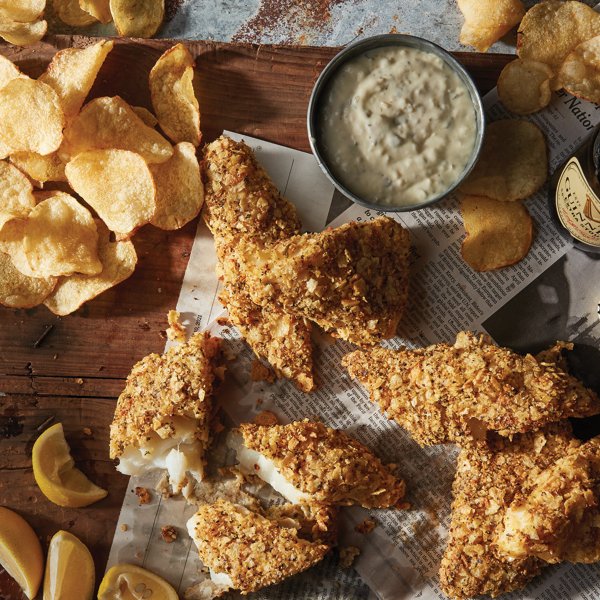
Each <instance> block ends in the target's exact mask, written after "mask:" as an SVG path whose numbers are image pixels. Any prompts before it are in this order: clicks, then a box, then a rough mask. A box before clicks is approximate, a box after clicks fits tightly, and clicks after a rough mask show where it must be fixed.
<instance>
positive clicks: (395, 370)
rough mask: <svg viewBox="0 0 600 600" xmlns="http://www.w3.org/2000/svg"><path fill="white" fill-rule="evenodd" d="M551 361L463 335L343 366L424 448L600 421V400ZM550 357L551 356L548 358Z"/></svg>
mask: <svg viewBox="0 0 600 600" xmlns="http://www.w3.org/2000/svg"><path fill="white" fill-rule="evenodd" d="M548 356H551V357H553V358H552V360H549V361H547V362H546V361H544V360H538V359H536V358H535V357H534V356H531V355H530V354H527V355H525V356H521V355H519V354H516V353H514V352H512V351H511V350H508V349H507V348H500V347H498V346H496V345H494V344H493V343H492V342H491V340H489V338H486V337H484V336H476V335H474V334H471V333H465V332H463V333H459V334H458V336H457V338H456V342H455V344H454V345H453V346H449V345H447V344H435V345H433V346H428V347H427V348H422V349H418V350H407V349H401V350H387V349H384V348H374V349H372V350H366V351H358V352H353V353H351V354H348V355H347V356H345V357H344V359H343V364H344V366H346V367H347V369H348V372H349V373H350V375H351V376H352V377H354V378H356V379H358V380H359V381H360V382H361V383H362V384H363V385H364V386H365V387H366V388H367V389H368V390H369V392H370V394H371V399H372V400H373V401H374V402H377V403H378V404H379V406H380V407H381V409H382V410H383V411H384V412H385V413H386V414H387V415H388V416H389V417H390V418H392V419H394V420H395V421H396V422H397V423H399V424H400V425H402V426H403V427H405V428H406V429H407V430H408V431H409V432H410V434H411V435H412V436H413V438H414V439H415V440H416V441H417V442H418V443H419V444H421V445H423V446H425V445H430V444H443V443H449V442H455V443H462V442H464V441H465V439H466V438H482V437H484V436H485V433H486V431H489V430H491V431H496V432H498V433H499V434H500V435H503V436H510V435H513V434H515V433H522V432H526V431H532V430H535V429H539V428H540V427H542V426H543V425H545V424H546V423H551V422H555V421H557V420H559V419H564V418H567V417H587V416H591V415H595V414H598V413H600V399H599V398H598V396H597V395H596V394H595V392H593V391H592V390H589V389H587V388H586V387H584V386H583V384H582V383H580V382H579V381H578V380H577V379H575V378H574V377H572V376H571V375H569V374H568V373H566V372H565V371H564V370H562V369H561V368H560V366H559V365H558V363H557V362H556V361H557V360H558V359H557V358H556V353H555V352H554V351H553V352H552V353H550V354H549V355H548ZM542 357H544V355H542Z"/></svg>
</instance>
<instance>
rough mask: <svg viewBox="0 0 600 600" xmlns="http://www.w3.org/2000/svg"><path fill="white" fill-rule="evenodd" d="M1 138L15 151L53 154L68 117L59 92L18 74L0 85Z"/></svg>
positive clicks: (58, 144)
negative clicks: (0, 87)
mask: <svg viewBox="0 0 600 600" xmlns="http://www.w3.org/2000/svg"><path fill="white" fill-rule="evenodd" d="M0 123H1V124H2V126H1V127H0V140H1V141H2V142H4V143H5V144H6V145H7V146H8V147H10V148H11V150H12V151H13V152H21V151H27V152H37V153H38V154H44V155H45V154H51V153H52V152H54V151H55V150H57V149H58V147H59V146H60V144H61V142H62V137H63V133H62V131H63V127H64V123H65V117H64V114H63V111H62V109H61V107H60V100H59V98H58V95H57V93H56V92H55V91H54V90H53V89H52V88H51V87H50V86H49V85H46V84H45V83H42V82H41V81H36V80H35V79H29V78H25V77H19V78H17V79H13V80H12V81H9V82H8V83H7V84H6V85H5V86H4V87H3V88H2V89H0Z"/></svg>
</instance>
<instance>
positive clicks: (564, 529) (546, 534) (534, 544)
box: [498, 437, 600, 563]
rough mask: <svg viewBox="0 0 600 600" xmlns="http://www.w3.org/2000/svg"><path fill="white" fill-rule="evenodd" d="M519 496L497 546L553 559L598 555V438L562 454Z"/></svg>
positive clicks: (518, 554)
mask: <svg viewBox="0 0 600 600" xmlns="http://www.w3.org/2000/svg"><path fill="white" fill-rule="evenodd" d="M534 484H535V485H534V487H533V489H532V490H531V492H530V493H529V494H528V495H524V496H520V497H517V498H516V499H515V500H514V501H513V503H512V504H511V506H510V508H509V509H508V511H507V513H506V516H505V518H504V528H503V529H501V530H500V534H499V537H498V548H499V550H500V552H503V553H505V554H507V555H508V556H512V557H518V558H520V557H524V556H537V557H538V558H541V559H542V560H545V561H546V562H549V563H557V562H563V561H568V562H574V563H575V562H582V563H594V562H598V561H599V560H600V502H599V499H600V437H596V438H594V439H592V440H590V441H589V442H587V443H585V444H583V445H582V446H580V447H579V448H576V449H574V450H573V451H572V452H571V453H569V455H568V456H565V457H562V458H559V459H558V460H557V461H556V462H555V463H554V464H553V465H550V466H549V467H548V468H547V469H546V470H545V471H543V472H542V473H541V474H540V475H539V477H537V478H536V479H535V481H534Z"/></svg>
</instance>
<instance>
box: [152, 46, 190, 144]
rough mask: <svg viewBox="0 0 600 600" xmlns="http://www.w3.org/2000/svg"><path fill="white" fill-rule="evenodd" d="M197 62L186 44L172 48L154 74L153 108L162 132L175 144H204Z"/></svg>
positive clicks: (162, 58)
mask: <svg viewBox="0 0 600 600" xmlns="http://www.w3.org/2000/svg"><path fill="white" fill-rule="evenodd" d="M193 79H194V59H193V58H192V55H191V54H190V52H189V50H188V49H187V48H186V47H185V46H184V45H183V44H176V45H175V46H173V47H172V48H169V49H168V50H167V51H166V52H165V53H164V54H163V55H162V56H161V57H160V58H159V59H158V60H157V61H156V64H155V65H154V67H152V70H151V71H150V77H149V84H150V95H151V97H152V106H153V107H154V112H155V113H156V117H157V118H158V122H159V124H160V126H161V128H162V130H163V131H164V132H165V133H166V134H167V136H168V137H169V138H170V139H171V141H173V142H175V143H179V142H190V144H194V146H198V145H199V144H200V107H199V105H198V100H197V98H196V94H195V93H194V86H193V85H192V82H193Z"/></svg>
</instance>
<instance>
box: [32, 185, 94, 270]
mask: <svg viewBox="0 0 600 600" xmlns="http://www.w3.org/2000/svg"><path fill="white" fill-rule="evenodd" d="M23 252H24V253H25V257H26V258H27V262H28V263H29V266H30V267H31V270H32V271H33V273H35V274H36V276H38V277H48V276H51V275H55V276H56V275H70V274H72V273H86V274H88V275H95V274H96V273H99V272H100V271H101V270H102V263H101V262H100V260H99V259H98V231H97V229H96V223H95V222H94V219H93V217H92V215H91V213H90V211H89V210H88V209H87V208H85V207H84V206H83V205H82V204H79V202H77V200H75V198H73V197H72V196H69V194H65V193H64V192H54V193H53V194H52V195H51V196H50V197H49V198H47V199H46V200H43V201H42V202H40V203H39V204H38V205H37V206H36V207H35V208H34V209H33V210H32V211H31V212H30V213H29V216H28V217H27V220H26V222H25V230H24V233H23Z"/></svg>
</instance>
